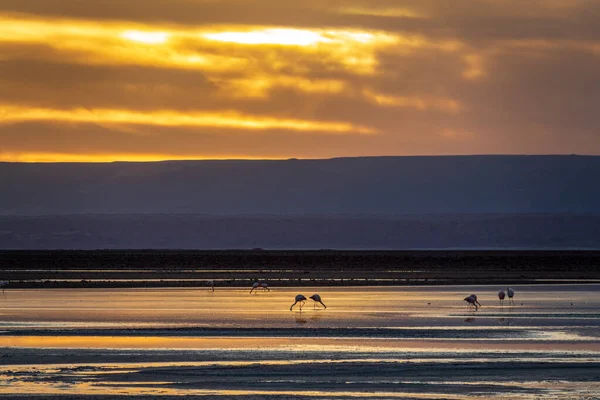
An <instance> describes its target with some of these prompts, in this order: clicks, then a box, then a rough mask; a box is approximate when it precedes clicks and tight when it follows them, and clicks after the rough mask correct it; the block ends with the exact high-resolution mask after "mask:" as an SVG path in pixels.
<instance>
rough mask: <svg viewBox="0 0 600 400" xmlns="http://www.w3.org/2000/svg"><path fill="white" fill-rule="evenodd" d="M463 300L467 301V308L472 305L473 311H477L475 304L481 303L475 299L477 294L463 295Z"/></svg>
mask: <svg viewBox="0 0 600 400" xmlns="http://www.w3.org/2000/svg"><path fill="white" fill-rule="evenodd" d="M463 300H464V301H466V302H467V308H469V307H470V306H474V307H475V311H477V308H478V307H477V306H478V305H479V307H481V304H480V303H479V302H478V301H477V296H476V295H474V294H472V295H470V296H467V297H465V298H464V299H463Z"/></svg>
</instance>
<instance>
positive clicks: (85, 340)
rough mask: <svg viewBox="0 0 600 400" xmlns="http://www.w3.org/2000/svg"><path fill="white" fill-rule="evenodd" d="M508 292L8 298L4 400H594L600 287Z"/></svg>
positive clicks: (342, 290)
mask: <svg viewBox="0 0 600 400" xmlns="http://www.w3.org/2000/svg"><path fill="white" fill-rule="evenodd" d="M501 288H502V286H499V287H498V286H493V287H492V286H437V287H318V288H307V287H302V288H272V290H271V291H269V292H266V291H264V292H263V291H261V292H258V293H253V294H249V289H247V290H242V289H240V288H231V289H229V288H217V290H215V292H211V291H208V290H207V289H206V288H188V289H54V290H42V289H13V290H6V292H5V293H3V294H0V347H1V348H2V356H0V361H1V362H0V394H1V395H3V396H16V395H19V394H21V395H22V394H27V396H34V395H37V396H41V397H47V396H52V395H54V396H59V397H65V398H67V397H68V396H74V397H69V398H78V397H86V396H92V395H94V396H95V395H107V396H110V397H111V398H114V397H118V396H138V397H140V398H144V397H148V398H155V397H163V398H165V397H178V396H182V395H188V396H199V397H202V398H206V396H208V397H215V398H236V399H237V398H239V399H246V398H320V399H322V398H336V399H339V398H357V397H360V398H411V399H412V398H418V399H428V398H482V399H483V398H486V399H487V398H499V399H502V398H512V399H514V398H521V399H542V398H544V399H545V398H564V399H572V398H575V399H577V398H580V399H586V398H599V397H600V384H599V383H598V382H600V296H598V294H599V293H600V285H593V284H592V285H532V286H516V287H515V290H516V295H515V303H516V305H513V306H509V305H508V304H507V302H506V301H505V305H504V306H501V305H500V304H499V302H498V299H497V296H496V293H497V291H498V290H499V289H501ZM298 293H303V294H305V295H306V296H307V297H308V296H310V295H311V294H313V293H319V294H321V296H322V298H323V302H324V303H325V304H326V305H327V309H322V308H321V309H315V308H314V307H313V304H312V300H308V301H307V302H306V304H305V306H304V308H303V309H302V311H299V310H297V309H294V311H291V312H290V310H289V307H290V305H291V304H292V303H293V301H294V296H295V295H296V294H298ZM471 293H476V294H477V295H478V297H479V301H480V302H481V303H482V305H483V307H482V308H480V309H479V310H478V311H473V310H467V308H466V307H465V306H466V303H465V302H464V301H463V300H462V299H463V298H464V297H465V296H467V295H469V294H471Z"/></svg>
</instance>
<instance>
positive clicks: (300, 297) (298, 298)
mask: <svg viewBox="0 0 600 400" xmlns="http://www.w3.org/2000/svg"><path fill="white" fill-rule="evenodd" d="M305 301H306V297H304V295H303V294H299V295H297V296H296V301H295V302H294V304H292V305H291V306H290V311H292V308H293V307H294V306H295V305H296V304H297V303H300V311H302V306H303V305H304V302H305Z"/></svg>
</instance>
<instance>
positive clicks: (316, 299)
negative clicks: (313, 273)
mask: <svg viewBox="0 0 600 400" xmlns="http://www.w3.org/2000/svg"><path fill="white" fill-rule="evenodd" d="M309 299H312V300H314V303H313V306H314V307H317V303H321V304H322V305H323V307H325V308H327V306H326V305H325V303H323V301H322V300H321V296H319V295H318V294H316V293H315V294H313V295H312V296H310V297H309Z"/></svg>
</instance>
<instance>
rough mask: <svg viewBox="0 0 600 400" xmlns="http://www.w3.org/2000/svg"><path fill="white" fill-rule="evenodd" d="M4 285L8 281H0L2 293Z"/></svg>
mask: <svg viewBox="0 0 600 400" xmlns="http://www.w3.org/2000/svg"><path fill="white" fill-rule="evenodd" d="M5 286H8V281H0V287H1V288H2V293H4V287H5Z"/></svg>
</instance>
